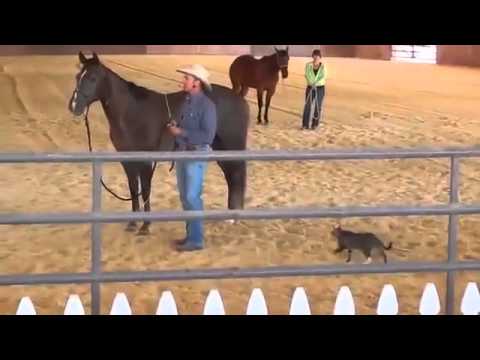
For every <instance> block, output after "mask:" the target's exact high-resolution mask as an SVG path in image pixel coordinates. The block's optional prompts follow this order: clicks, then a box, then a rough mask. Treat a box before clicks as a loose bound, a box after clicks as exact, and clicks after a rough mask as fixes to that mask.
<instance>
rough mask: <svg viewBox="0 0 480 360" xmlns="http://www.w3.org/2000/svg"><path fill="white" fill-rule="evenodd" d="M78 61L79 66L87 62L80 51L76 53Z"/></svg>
mask: <svg viewBox="0 0 480 360" xmlns="http://www.w3.org/2000/svg"><path fill="white" fill-rule="evenodd" d="M78 59H79V60H80V63H81V64H85V63H86V62H87V58H86V57H85V55H83V52H81V51H80V52H79V53H78Z"/></svg>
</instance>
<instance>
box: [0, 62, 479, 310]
mask: <svg viewBox="0 0 480 360" xmlns="http://www.w3.org/2000/svg"><path fill="white" fill-rule="evenodd" d="M101 59H102V60H103V61H104V62H105V64H106V65H107V66H108V67H110V68H111V69H112V70H114V71H115V72H117V73H119V74H120V75H121V76H122V77H124V78H126V79H128V80H132V81H134V82H136V83H137V84H139V85H143V86H146V87H149V88H152V89H154V90H158V91H162V92H165V91H177V90H178V89H179V85H178V82H177V81H178V80H179V79H180V76H179V74H176V73H175V68H176V66H178V65H183V64H189V63H194V62H198V63H202V64H204V65H205V66H206V67H207V68H208V69H209V70H211V72H212V77H211V78H212V82H214V83H219V84H224V85H228V86H229V84H230V83H229V79H228V67H229V65H230V63H231V62H232V61H233V57H228V56H104V57H101ZM77 61H78V60H77V58H76V57H73V56H38V57H33V56H28V57H1V58H0V94H1V96H0V119H1V124H2V126H1V130H0V151H1V152H11V151H13V152H70V151H87V142H86V132H85V127H84V124H83V122H82V121H80V120H79V119H74V117H73V116H72V115H71V114H70V113H69V112H68V109H67V104H68V100H69V98H70V96H71V94H72V91H73V88H74V84H75V78H74V76H75V74H76V72H77V71H78V70H77V68H76V64H77ZM306 61H308V59H307V58H293V59H291V64H290V76H289V78H288V79H286V80H284V81H282V82H281V83H280V84H279V88H278V91H277V94H276V95H275V96H274V98H273V100H272V107H273V108H272V110H271V112H270V118H271V119H270V120H271V124H270V125H269V126H268V127H264V126H257V125H256V121H255V119H256V113H257V107H256V101H255V100H254V99H256V93H255V92H254V91H253V90H250V92H249V94H248V96H247V98H248V99H249V101H250V109H251V122H252V125H251V128H250V131H249V145H248V146H249V149H362V148H393V147H399V148H412V147H446V146H465V147H467V146H475V145H477V144H478V142H479V137H480V117H479V116H478V115H479V112H480V110H478V103H479V100H480V95H479V94H478V92H477V91H474V90H475V89H476V88H478V86H480V70H479V69H471V68H463V67H455V68H454V67H445V66H437V65H423V64H405V63H391V62H383V61H372V60H359V59H340V58H326V59H325V62H326V63H327V66H328V67H329V79H328V83H327V91H326V98H325V102H324V112H323V118H322V122H323V126H322V127H321V128H320V129H319V130H317V131H316V132H302V131H300V124H301V119H300V114H301V111H302V108H303V100H304V91H305V90H304V88H305V80H304V77H303V69H304V65H305V62H306ZM138 70H141V71H138ZM149 72H150V73H152V74H149ZM153 74H155V75H156V76H155V75H153ZM90 122H91V127H92V134H93V146H94V149H96V150H112V151H113V147H112V145H111V143H110V140H109V137H108V125H107V122H106V119H105V116H104V115H103V113H102V111H101V108H100V106H99V104H95V105H93V106H92V107H91V110H90ZM479 165H480V163H479V161H478V160H475V159H471V160H462V162H461V192H460V200H461V201H462V202H464V203H470V204H471V203H475V202H478V200H479V198H480V186H479V183H478V179H477V175H478V170H479ZM167 169H168V164H159V166H158V168H157V171H156V174H155V177H154V180H153V192H152V199H151V201H152V209H153V210H168V209H180V202H179V200H178V193H177V191H176V183H175V176H174V175H173V174H169V173H168V172H167ZM1 174H2V175H1V176H0V186H1V188H2V189H3V191H2V192H1V193H0V213H12V212H47V211H48V212H61V211H89V210H90V207H91V199H90V193H91V166H89V165H83V164H82V165H74V164H41V165H32V164H21V165H1ZM104 180H105V182H106V183H107V184H108V185H109V187H111V188H113V189H115V190H116V191H117V192H119V193H120V194H122V195H125V196H126V195H127V194H128V187H127V182H126V177H125V175H124V174H123V172H122V170H121V167H120V165H118V164H111V165H108V166H105V167H104ZM448 186H449V163H448V160H446V159H445V160H444V159H439V160H388V161H387V160H385V161H378V160H375V161H328V162H319V161H317V162H306V161H297V162H251V163H249V167H248V189H247V198H246V206H247V208H263V207H268V208H270V207H295V206H298V207H300V206H346V205H352V206H354V205H358V206H360V205H369V206H374V205H418V204H422V205H427V204H442V203H446V202H447V201H448ZM225 193H226V184H225V181H224V178H223V176H222V174H221V172H220V169H219V168H218V166H217V165H216V164H214V163H211V165H210V166H209V168H208V173H207V177H206V180H205V191H204V199H205V206H206V208H207V209H224V208H225V207H226V194H225ZM102 204H103V209H104V210H108V211H129V210H130V204H129V203H125V202H120V201H118V200H116V199H114V198H113V197H111V196H110V195H109V194H108V193H106V192H103V198H102ZM447 222H448V219H447V218H446V217H408V218H405V217H404V218H402V217H385V218H368V219H357V218H353V219H345V220H342V225H343V226H344V227H345V228H348V229H352V230H354V231H371V232H375V233H377V234H378V235H379V236H380V237H381V238H382V239H384V241H387V242H388V241H393V243H394V246H397V247H401V248H404V249H407V250H409V251H408V252H403V253H402V252H398V251H393V252H390V253H388V256H389V259H390V260H391V261H392V262H393V261H407V260H408V261H442V260H445V259H446V258H447V254H446V249H447ZM335 223H336V221H335V220H333V219H332V220H329V219H328V220H327V219H326V220H285V221H279V220H278V221H242V222H240V223H239V224H236V225H230V224H227V223H224V222H209V223H208V224H207V226H206V245H207V248H206V249H205V250H204V251H202V252H199V253H190V254H179V253H177V252H175V251H174V250H173V249H172V245H171V242H172V241H173V240H175V239H179V238H181V237H183V235H184V225H183V223H154V224H153V225H152V229H151V230H152V235H150V236H148V237H138V236H136V235H135V234H131V233H126V232H125V231H124V228H125V224H115V225H105V226H103V228H102V239H103V258H102V263H103V269H104V270H106V271H113V270H118V271H123V270H132V271H135V270H164V269H186V268H188V269H193V268H210V267H237V266H238V267H240V266H241V267H246V266H271V265H314V264H338V263H339V264H342V263H343V262H344V260H345V258H346V254H341V255H335V254H334V253H333V249H335V246H336V244H335V241H334V239H333V238H332V236H331V235H330V229H331V227H332V226H333V225H334V224H335ZM0 227H1V230H0V231H1V232H0V234H1V235H0V260H1V261H0V273H2V274H17V273H44V272H77V271H89V268H90V226H89V225H66V226H53V225H52V226H46V225H45V226H0ZM479 234H480V221H479V217H478V216H465V217H461V218H460V235H459V258H461V259H479V257H480V241H479ZM354 261H355V262H362V261H363V258H362V257H361V256H359V255H357V254H355V256H354ZM374 261H376V262H378V261H381V259H379V258H378V257H375V258H374ZM457 279H458V282H457V286H456V293H457V303H459V301H460V299H461V296H462V294H463V291H464V288H465V286H466V283H467V282H469V281H476V282H479V280H480V276H479V274H478V273H460V274H458V276H457ZM427 282H433V283H435V285H436V286H437V289H438V291H439V294H440V298H441V302H442V311H443V310H444V306H443V305H444V297H445V295H444V291H445V275H444V274H401V275H391V276H390V275H385V276H383V275H381V276H380V275H378V276H377V275H375V276H372V275H364V276H331V277H314V278H313V277H312V278H282V279H251V280H222V281H190V282H188V281H187V282H181V283H180V282H167V283H166V282H158V283H144V284H137V283H136V284H114V285H112V284H109V285H104V286H102V311H103V313H108V311H109V309H110V306H111V303H112V300H113V297H114V296H115V293H116V292H118V291H121V292H125V293H126V294H127V296H128V298H129V301H130V303H131V305H132V308H133V311H134V313H135V314H153V313H154V312H155V309H156V306H157V304H158V299H159V296H160V294H161V292H162V291H163V290H167V289H168V290H172V292H173V293H174V296H175V299H176V301H177V304H178V308H179V311H180V312H181V313H184V314H199V313H201V312H202V309H203V304H204V300H205V297H206V295H207V293H208V290H209V289H211V288H218V289H219V290H220V292H221V294H222V297H223V299H224V302H225V308H226V311H227V313H228V314H243V313H245V309H246V305H247V302H248V298H249V296H250V293H251V291H252V289H253V288H255V287H260V288H261V289H262V290H263V291H264V293H265V297H266V300H267V305H268V308H269V312H270V313H272V314H286V313H288V308H289V303H290V297H291V295H292V293H293V290H294V289H295V287H296V286H303V287H305V289H306V291H307V294H308V296H309V300H310V304H311V308H312V312H313V313H314V314H330V313H332V311H333V304H334V302H335V297H336V294H337V292H338V290H339V288H340V287H341V286H342V285H348V286H349V287H350V288H351V290H352V293H353V295H354V298H355V304H356V307H357V312H358V313H360V314H374V313H375V310H376V304H377V301H378V296H379V294H380V292H381V290H382V287H383V284H386V283H391V284H393V285H394V286H395V288H396V290H397V294H398V298H399V304H400V313H402V314H416V313H418V304H419V301H420V297H421V294H422V291H423V288H424V286H425V284H426V283H427ZM70 293H77V294H79V295H80V296H81V299H82V302H83V303H84V305H85V307H86V308H87V311H89V309H88V307H89V304H90V292H89V286H86V285H85V286H83V285H82V286H73V285H72V286H48V287H47V286H41V287H33V286H16V287H2V288H0V314H12V313H15V310H16V307H17V305H18V302H19V300H20V298H21V297H22V296H25V295H28V296H30V297H31V298H32V300H33V302H34V304H35V306H36V309H37V311H38V313H40V314H60V313H62V312H63V308H64V305H65V301H66V299H67V297H68V295H69V294H70ZM456 308H457V311H458V309H459V304H457V307H456Z"/></svg>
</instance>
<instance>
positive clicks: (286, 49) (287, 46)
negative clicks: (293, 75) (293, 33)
mask: <svg viewBox="0 0 480 360" xmlns="http://www.w3.org/2000/svg"><path fill="white" fill-rule="evenodd" d="M289 47H290V45H287V49H286V50H287V54H288V48H289Z"/></svg>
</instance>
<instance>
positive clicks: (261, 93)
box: [257, 89, 263, 124]
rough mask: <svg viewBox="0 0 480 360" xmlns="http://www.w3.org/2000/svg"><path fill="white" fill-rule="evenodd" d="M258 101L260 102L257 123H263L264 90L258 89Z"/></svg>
mask: <svg viewBox="0 0 480 360" xmlns="http://www.w3.org/2000/svg"><path fill="white" fill-rule="evenodd" d="M257 101H258V116H257V123H258V124H261V123H262V107H263V89H257Z"/></svg>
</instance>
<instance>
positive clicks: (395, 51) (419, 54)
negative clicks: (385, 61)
mask: <svg viewBox="0 0 480 360" xmlns="http://www.w3.org/2000/svg"><path fill="white" fill-rule="evenodd" d="M391 60H392V61H403V62H415V63H427V64H436V63H437V46H436V45H392V58H391Z"/></svg>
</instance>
